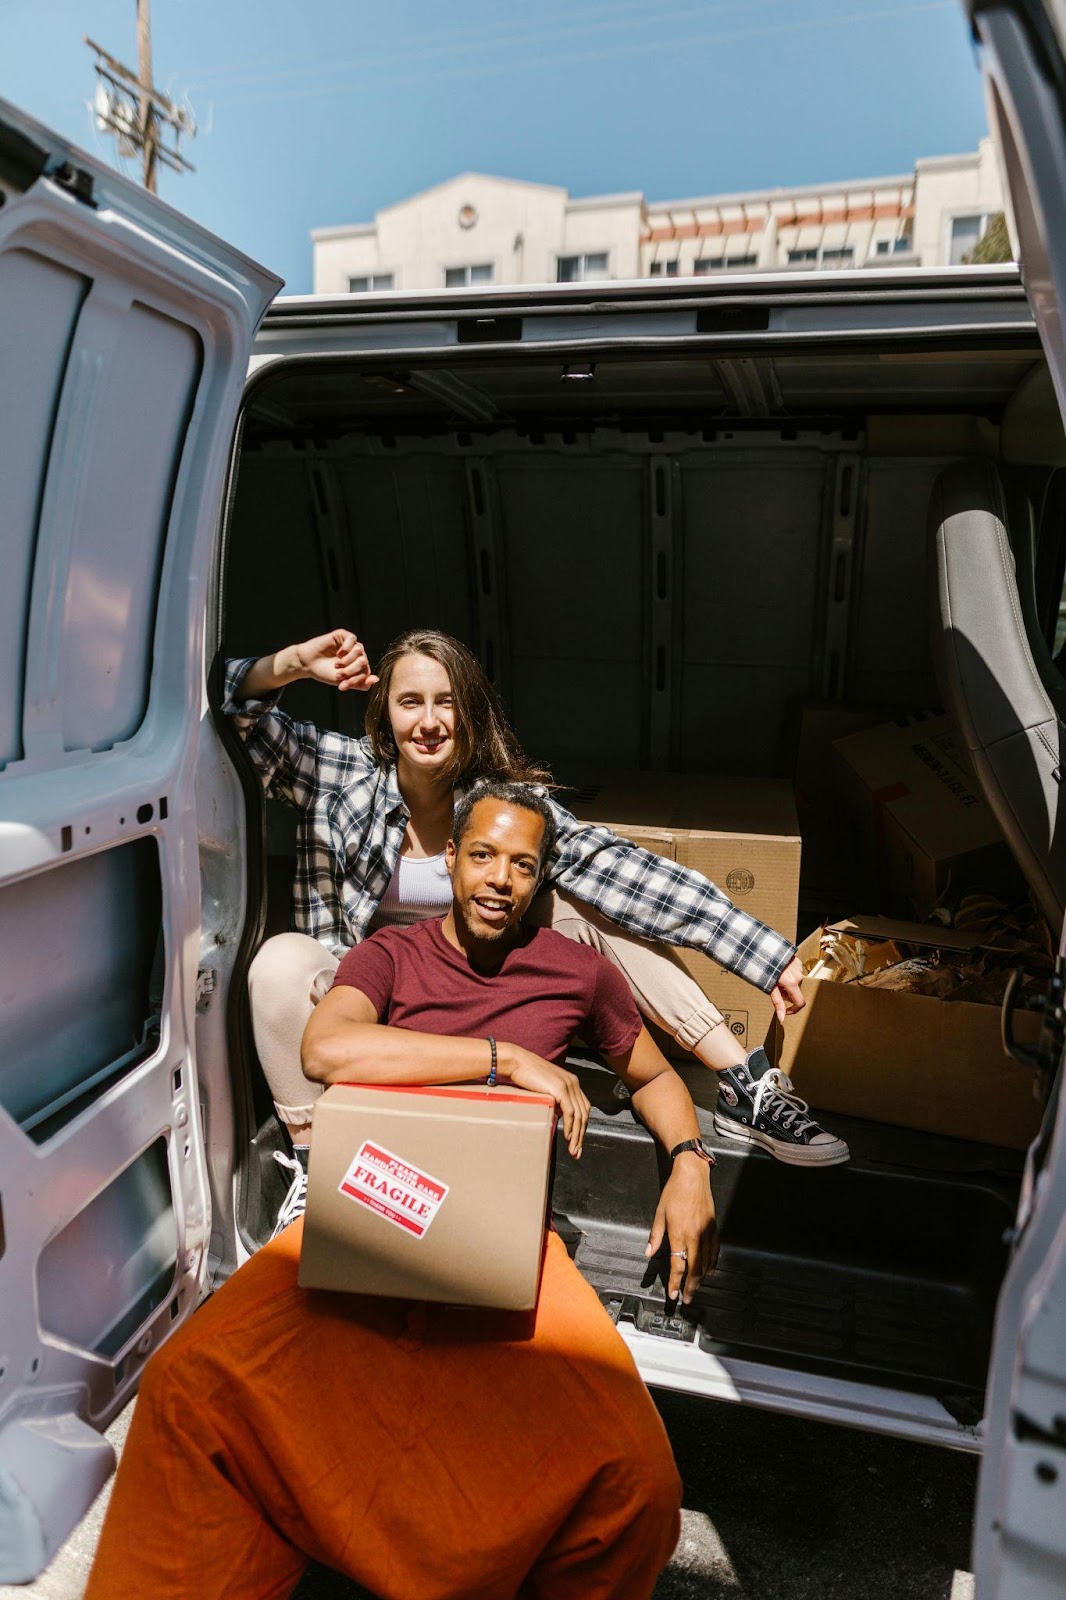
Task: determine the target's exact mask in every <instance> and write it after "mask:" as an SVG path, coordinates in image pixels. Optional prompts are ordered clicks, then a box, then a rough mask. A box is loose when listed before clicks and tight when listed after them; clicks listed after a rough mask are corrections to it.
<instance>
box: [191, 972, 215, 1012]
mask: <svg viewBox="0 0 1066 1600" xmlns="http://www.w3.org/2000/svg"><path fill="white" fill-rule="evenodd" d="M217 982H218V973H217V972H216V971H215V969H214V967H201V968H200V970H199V972H198V973H197V974H196V1009H197V1011H198V1012H200V1014H201V1015H202V1014H203V1013H204V1012H205V1011H206V1010H207V1008H208V1006H209V1005H210V1004H211V997H212V995H213V994H214V992H215V987H216V984H217Z"/></svg>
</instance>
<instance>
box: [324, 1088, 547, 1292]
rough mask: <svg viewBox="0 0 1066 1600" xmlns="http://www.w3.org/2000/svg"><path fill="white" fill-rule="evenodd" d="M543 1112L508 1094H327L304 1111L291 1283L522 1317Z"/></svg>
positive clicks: (539, 1223)
mask: <svg viewBox="0 0 1066 1600" xmlns="http://www.w3.org/2000/svg"><path fill="white" fill-rule="evenodd" d="M554 1121H555V1105H554V1102H553V1101H552V1100H551V1098H550V1097H549V1096H547V1095H538V1094H529V1093H527V1092H526V1091H525V1090H522V1089H515V1088H512V1087H511V1085H509V1084H497V1085H495V1086H494V1087H492V1088H490V1087H489V1086H488V1085H487V1084H455V1085H447V1086H443V1085H442V1086H440V1087H437V1086H433V1087H430V1086H426V1087H421V1088H406V1087H397V1086H395V1085H381V1086H378V1085H373V1084H355V1083H341V1084H333V1085H332V1086H331V1087H330V1088H329V1089H327V1090H326V1092H325V1093H324V1094H323V1095H322V1096H321V1098H320V1099H319V1101H318V1102H317V1104H316V1106H315V1113H314V1122H313V1125H312V1131H311V1158H310V1166H309V1171H308V1181H307V1211H306V1214H305V1217H304V1234H303V1246H302V1249H301V1254H300V1275H299V1281H300V1284H301V1286H302V1287H303V1288H307V1289H341V1290H347V1291H348V1292H350V1293H356V1294H373V1295H391V1296H395V1297H397V1298H399V1299H406V1300H441V1301H445V1302H447V1303H449V1304H452V1305H469V1306H491V1307H494V1308H496V1309H498V1310H505V1311H529V1310H532V1308H533V1307H534V1306H535V1305H536V1301H537V1287H538V1284H539V1281H540V1265H541V1255H542V1252H543V1248H544V1227H545V1214H546V1208H547V1202H548V1171H549V1165H550V1159H551V1143H552V1130H553V1127H554Z"/></svg>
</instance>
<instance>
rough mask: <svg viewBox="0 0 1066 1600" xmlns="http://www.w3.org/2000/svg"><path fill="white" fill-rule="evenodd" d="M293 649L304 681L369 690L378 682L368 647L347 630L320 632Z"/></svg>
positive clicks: (342, 687) (337, 687)
mask: <svg viewBox="0 0 1066 1600" xmlns="http://www.w3.org/2000/svg"><path fill="white" fill-rule="evenodd" d="M292 648H293V653H294V655H295V658H296V665H297V668H298V671H299V676H300V677H302V678H314V679H315V681H316V682H317V683H326V684H328V685H329V687H330V688H331V689H370V688H372V687H373V685H374V684H375V683H377V681H378V680H377V677H376V676H375V674H374V673H372V672H371V670H370V662H369V661H368V660H367V654H366V647H365V646H364V645H363V644H362V643H361V642H360V640H359V639H358V638H357V637H356V635H355V634H354V633H349V631H348V629H347V628H334V630H333V632H332V633H320V634H319V635H318V637H317V638H315V639H308V640H306V641H305V642H304V643H303V644H297V645H293V647H292Z"/></svg>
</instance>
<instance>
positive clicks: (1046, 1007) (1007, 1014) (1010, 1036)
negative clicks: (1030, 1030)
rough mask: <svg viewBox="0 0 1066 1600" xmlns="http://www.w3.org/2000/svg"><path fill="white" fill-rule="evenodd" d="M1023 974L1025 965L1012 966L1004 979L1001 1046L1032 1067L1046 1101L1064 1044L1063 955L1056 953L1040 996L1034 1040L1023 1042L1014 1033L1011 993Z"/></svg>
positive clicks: (1065, 980) (1065, 973)
mask: <svg viewBox="0 0 1066 1600" xmlns="http://www.w3.org/2000/svg"><path fill="white" fill-rule="evenodd" d="M1024 976H1025V968H1024V967H1015V969H1014V971H1013V972H1012V973H1011V975H1010V978H1009V979H1008V980H1007V987H1006V990H1005V991H1004V994H1003V1010H1002V1012H1001V1014H1000V1021H1001V1025H1002V1034H1003V1048H1004V1050H1005V1051H1006V1052H1007V1054H1008V1055H1009V1056H1012V1057H1013V1058H1014V1060H1015V1061H1017V1063H1018V1065H1019V1066H1021V1067H1032V1068H1033V1069H1034V1071H1035V1072H1036V1075H1037V1089H1038V1093H1039V1097H1040V1103H1041V1105H1046V1104H1047V1102H1048V1098H1049V1096H1050V1094H1051V1086H1052V1083H1053V1082H1054V1078H1055V1074H1056V1072H1057V1071H1058V1067H1059V1062H1060V1061H1061V1060H1062V1052H1063V1047H1064V1045H1066V957H1063V956H1061V955H1058V956H1056V957H1055V966H1054V970H1053V971H1052V974H1051V977H1050V979H1049V980H1048V986H1047V992H1046V993H1045V994H1044V995H1042V996H1041V997H1040V1002H1039V1006H1038V1008H1037V1009H1038V1010H1039V1011H1040V1013H1041V1016H1042V1019H1043V1020H1042V1022H1041V1025H1040V1037H1039V1038H1038V1039H1037V1042H1036V1044H1023V1043H1022V1042H1021V1040H1020V1039H1017V1038H1015V1035H1014V996H1015V994H1016V992H1017V989H1018V985H1019V984H1020V983H1021V981H1022V979H1023V978H1024Z"/></svg>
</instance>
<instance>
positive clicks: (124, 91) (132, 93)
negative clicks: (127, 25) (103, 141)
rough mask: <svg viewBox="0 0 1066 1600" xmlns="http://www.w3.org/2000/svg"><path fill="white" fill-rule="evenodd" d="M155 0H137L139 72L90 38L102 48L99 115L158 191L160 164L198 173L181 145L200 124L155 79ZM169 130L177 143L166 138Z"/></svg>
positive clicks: (99, 56) (99, 55) (98, 62)
mask: <svg viewBox="0 0 1066 1600" xmlns="http://www.w3.org/2000/svg"><path fill="white" fill-rule="evenodd" d="M148 7H149V0H137V68H138V70H137V72H136V74H134V73H133V72H131V70H130V69H129V67H124V66H123V65H122V63H121V61H116V60H115V57H114V56H111V55H108V53H107V51H106V50H102V49H101V48H100V46H99V45H98V44H94V43H93V41H92V40H91V39H86V41H85V43H86V44H87V45H88V46H89V48H90V49H91V50H95V51H96V75H97V77H98V78H99V80H100V82H99V85H98V87H97V91H96V120H97V125H98V126H99V127H100V128H104V129H106V130H107V131H108V132H109V133H113V134H115V136H116V137H117V139H118V148H119V154H120V155H139V156H140V158H141V171H142V174H143V178H144V187H145V188H146V189H147V190H148V191H149V192H150V193H151V194H155V193H156V189H157V182H158V178H157V174H158V169H159V167H160V165H162V166H164V167H170V168H171V169H172V170H173V171H174V172H193V171H195V168H194V167H193V166H192V165H191V164H190V163H189V162H188V161H186V160H185V157H184V156H183V155H182V154H181V150H180V149H179V145H180V142H181V136H182V134H183V133H184V134H186V135H187V137H188V138H190V139H192V138H195V136H196V124H195V122H194V121H193V119H192V117H191V116H190V115H189V113H188V112H187V111H184V110H183V109H182V108H181V106H176V105H175V104H174V102H173V100H171V99H170V98H169V97H168V96H167V95H165V94H162V93H161V92H160V91H159V90H158V89H157V88H156V87H155V85H154V83H153V82H152V19H151V16H150V14H149V9H148ZM167 130H169V131H170V133H171V135H172V138H173V142H172V143H169V144H168V143H165V142H164V135H165V133H166V131H167Z"/></svg>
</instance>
